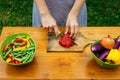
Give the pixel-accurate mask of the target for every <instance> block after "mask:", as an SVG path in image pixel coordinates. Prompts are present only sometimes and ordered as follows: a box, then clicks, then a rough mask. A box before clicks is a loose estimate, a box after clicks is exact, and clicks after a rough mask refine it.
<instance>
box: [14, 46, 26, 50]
mask: <svg viewBox="0 0 120 80" xmlns="http://www.w3.org/2000/svg"><path fill="white" fill-rule="evenodd" d="M25 48H26V47H25V46H24V47H18V48H14V49H13V51H19V50H24V49H25Z"/></svg>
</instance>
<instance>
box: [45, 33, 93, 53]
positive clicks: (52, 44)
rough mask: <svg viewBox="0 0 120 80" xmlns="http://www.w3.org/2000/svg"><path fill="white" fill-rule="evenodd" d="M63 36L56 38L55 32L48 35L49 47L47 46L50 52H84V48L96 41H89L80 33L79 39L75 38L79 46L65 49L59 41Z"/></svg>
mask: <svg viewBox="0 0 120 80" xmlns="http://www.w3.org/2000/svg"><path fill="white" fill-rule="evenodd" d="M61 36H62V35H61ZM61 36H58V37H55V34H54V33H53V32H52V33H48V45H47V51H48V52H49V51H84V48H85V47H86V46H87V45H89V44H90V43H92V42H93V41H94V40H90V39H88V38H87V37H85V36H84V35H83V34H82V33H80V32H79V33H78V35H77V37H76V38H75V43H76V44H77V45H74V46H72V47H70V48H65V47H62V46H61V45H59V40H60V38H61Z"/></svg>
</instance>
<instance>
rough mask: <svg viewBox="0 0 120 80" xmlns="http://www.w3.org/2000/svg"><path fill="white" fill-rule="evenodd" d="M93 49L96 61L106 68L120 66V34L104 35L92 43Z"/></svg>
mask: <svg viewBox="0 0 120 80" xmlns="http://www.w3.org/2000/svg"><path fill="white" fill-rule="evenodd" d="M91 51H92V55H93V57H94V59H95V60H96V62H97V63H98V64H99V65H100V66H102V67H105V68H112V67H116V66H120V36H118V37H116V38H111V37H110V35H108V37H104V38H102V39H101V40H98V41H96V42H94V43H93V44H92V45H91Z"/></svg>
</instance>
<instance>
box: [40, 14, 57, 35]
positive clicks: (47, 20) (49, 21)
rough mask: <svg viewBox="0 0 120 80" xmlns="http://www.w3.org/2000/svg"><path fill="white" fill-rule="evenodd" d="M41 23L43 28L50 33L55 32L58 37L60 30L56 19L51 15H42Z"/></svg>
mask: <svg viewBox="0 0 120 80" xmlns="http://www.w3.org/2000/svg"><path fill="white" fill-rule="evenodd" d="M41 22H42V26H43V28H45V29H48V31H49V32H52V31H54V32H55V35H56V36H58V34H59V29H58V27H57V24H56V21H55V19H54V18H53V17H52V16H51V15H42V16H41Z"/></svg>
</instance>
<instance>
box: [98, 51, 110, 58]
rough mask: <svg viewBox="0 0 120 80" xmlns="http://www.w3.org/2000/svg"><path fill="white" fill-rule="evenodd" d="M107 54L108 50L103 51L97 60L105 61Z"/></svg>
mask: <svg viewBox="0 0 120 80" xmlns="http://www.w3.org/2000/svg"><path fill="white" fill-rule="evenodd" d="M109 52H110V50H109V49H106V50H104V51H103V52H102V53H101V54H100V55H99V56H98V58H99V59H100V60H105V58H106V57H107V55H108V54H109Z"/></svg>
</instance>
